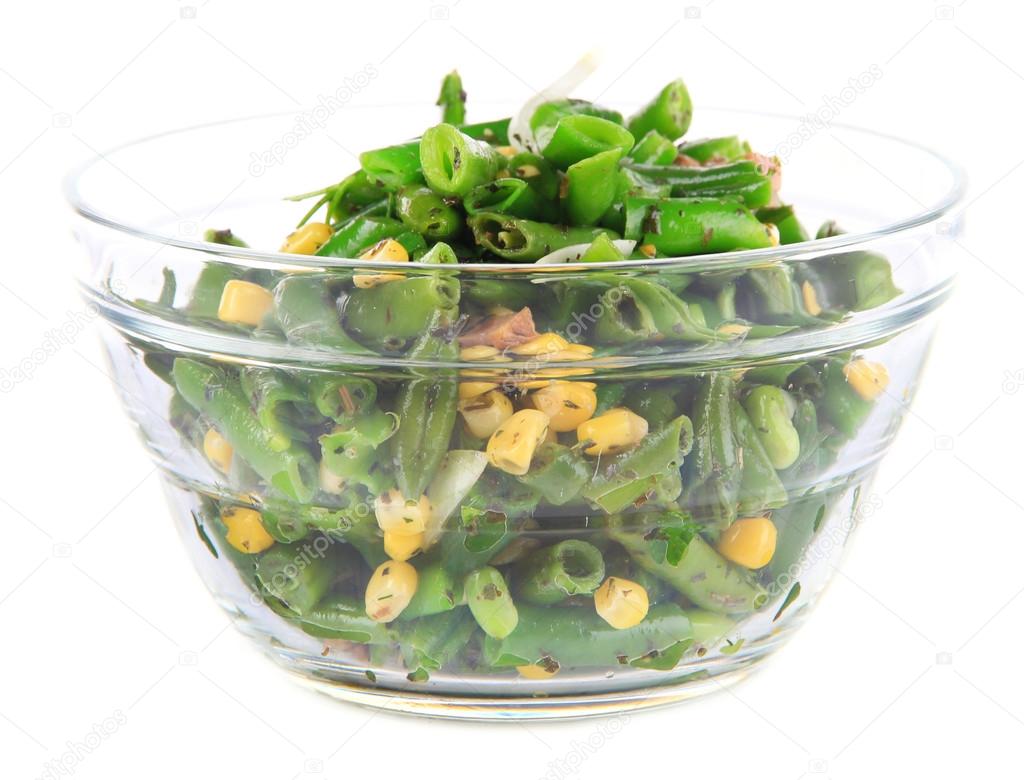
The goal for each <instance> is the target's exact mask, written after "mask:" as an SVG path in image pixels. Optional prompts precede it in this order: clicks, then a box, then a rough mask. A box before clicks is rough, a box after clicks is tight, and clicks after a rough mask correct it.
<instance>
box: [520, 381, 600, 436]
mask: <svg viewBox="0 0 1024 780" xmlns="http://www.w3.org/2000/svg"><path fill="white" fill-rule="evenodd" d="M530 401H531V402H532V403H533V405H534V407H535V408H536V409H539V410H540V411H542V412H544V414H546V415H547V416H548V418H550V420H551V422H550V423H549V424H548V427H549V429H550V430H552V431H554V432H555V433H565V432H566V431H574V430H576V429H577V428H579V427H580V425H582V424H583V423H584V422H586V421H587V420H589V419H590V418H591V417H593V416H594V410H595V409H597V395H596V394H595V393H594V391H593V390H592V389H590V388H588V387H585V386H584V383H583V382H556V383H554V384H551V385H548V386H547V387H545V388H542V389H540V390H537V391H536V392H534V393H533V394H531V395H530Z"/></svg>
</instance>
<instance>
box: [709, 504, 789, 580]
mask: <svg viewBox="0 0 1024 780" xmlns="http://www.w3.org/2000/svg"><path fill="white" fill-rule="evenodd" d="M777 536H778V534H777V532H776V530H775V524H774V523H772V521H771V520H769V519H768V518H767V517H744V518H741V519H739V520H737V521H736V522H734V523H733V524H732V525H730V526H729V527H728V528H726V529H725V531H724V532H723V533H722V536H721V537H720V538H719V540H718V552H720V553H721V554H722V555H723V556H724V557H725V558H727V559H728V560H730V561H732V562H733V563H738V564H739V565H740V566H745V567H746V568H748V569H760V568H761V567H762V566H767V565H768V563H769V561H771V559H772V556H773V555H775V540H776V538H777Z"/></svg>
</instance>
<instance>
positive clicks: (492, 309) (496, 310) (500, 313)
mask: <svg viewBox="0 0 1024 780" xmlns="http://www.w3.org/2000/svg"><path fill="white" fill-rule="evenodd" d="M487 313H488V314H490V315H491V316H492V317H507V316H508V315H509V314H515V313H516V312H515V309H510V308H509V307H508V306H502V305H501V304H500V303H497V304H495V305H494V306H488V307H487Z"/></svg>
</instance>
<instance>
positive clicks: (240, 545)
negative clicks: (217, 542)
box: [220, 506, 274, 555]
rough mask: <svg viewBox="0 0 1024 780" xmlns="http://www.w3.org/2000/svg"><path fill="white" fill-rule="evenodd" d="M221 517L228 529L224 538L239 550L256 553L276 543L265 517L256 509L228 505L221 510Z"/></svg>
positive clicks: (251, 553)
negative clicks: (264, 525) (265, 522)
mask: <svg viewBox="0 0 1024 780" xmlns="http://www.w3.org/2000/svg"><path fill="white" fill-rule="evenodd" d="M220 519H221V520H222V521H223V522H224V525H225V526H227V529H228V532H227V533H226V534H225V535H224V538H225V539H227V541H228V544H230V545H231V546H232V547H234V548H235V549H236V550H238V551H239V552H242V553H248V554H250V555H255V554H256V553H260V552H263V551H264V550H266V549H267V548H269V547H271V546H273V544H274V537H273V536H271V535H270V534H268V533H267V529H265V528H264V527H263V518H262V516H261V515H260V513H259V512H257V511H256V510H255V509H249V508H247V507H241V506H232V507H228V508H227V509H224V510H222V511H221V513H220Z"/></svg>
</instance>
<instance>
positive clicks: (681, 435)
mask: <svg viewBox="0 0 1024 780" xmlns="http://www.w3.org/2000/svg"><path fill="white" fill-rule="evenodd" d="M692 445H693V427H692V425H691V423H690V418H689V417H686V416H685V415H680V416H679V417H677V418H676V419H674V420H673V421H672V422H670V423H668V424H667V425H665V426H664V427H663V428H661V429H658V430H655V431H652V432H651V433H649V434H647V436H646V437H645V438H644V440H643V441H642V442H641V443H640V445H639V446H638V447H637V448H636V449H634V450H631V451H629V452H624V453H622V454H621V455H615V456H612V457H611V458H609V459H608V460H607V461H606V463H605V464H603V465H601V466H600V467H599V468H598V469H597V471H596V472H595V474H594V476H593V478H592V479H591V481H590V484H589V485H587V486H586V487H584V488H583V491H582V495H583V496H584V498H586V499H587V500H589V501H590V502H591V503H593V504H596V505H597V506H599V507H601V509H603V510H604V511H605V512H607V513H608V514H614V513H616V512H621V511H622V510H624V509H625V508H626V507H628V506H630V505H632V504H634V503H635V502H638V501H640V500H641V499H642V498H643V497H644V496H646V495H647V494H648V493H650V492H652V491H654V490H655V488H656V487H657V485H658V482H659V480H661V479H662V478H663V477H664V476H665V475H666V474H675V475H676V476H678V473H679V466H680V464H681V463H682V460H683V457H684V455H686V453H688V452H689V451H690V447H691V446H692ZM679 487H680V488H681V487H682V485H681V484H680V485H679ZM678 494H679V491H678V490H677V491H676V495H674V496H670V497H668V500H669V501H674V500H675V499H676V498H677V497H678Z"/></svg>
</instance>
